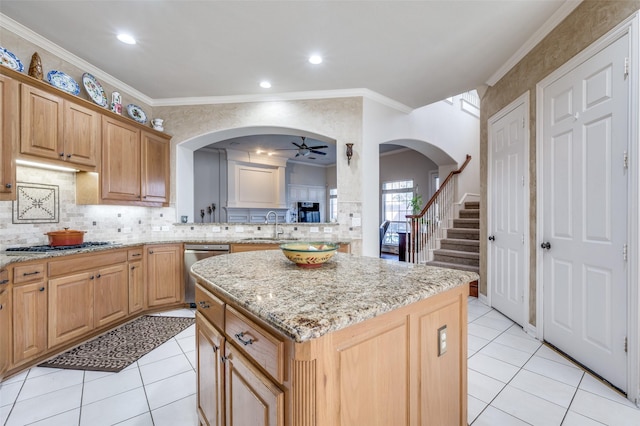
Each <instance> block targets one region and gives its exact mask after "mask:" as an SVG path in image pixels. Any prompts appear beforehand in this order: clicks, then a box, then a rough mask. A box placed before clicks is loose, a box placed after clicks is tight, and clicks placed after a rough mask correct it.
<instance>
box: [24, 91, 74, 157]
mask: <svg viewBox="0 0 640 426" xmlns="http://www.w3.org/2000/svg"><path fill="white" fill-rule="evenodd" d="M21 105H22V107H21V116H20V119H21V129H22V132H21V133H22V136H21V143H20V152H21V153H23V154H32V155H37V156H38V157H44V158H50V159H55V160H60V159H62V157H63V156H64V144H63V141H64V138H63V119H62V117H63V100H62V99H61V98H59V97H57V96H55V95H52V94H50V93H47V92H45V91H43V90H40V89H36V88H35V87H30V86H28V85H26V84H23V85H22V104H21Z"/></svg>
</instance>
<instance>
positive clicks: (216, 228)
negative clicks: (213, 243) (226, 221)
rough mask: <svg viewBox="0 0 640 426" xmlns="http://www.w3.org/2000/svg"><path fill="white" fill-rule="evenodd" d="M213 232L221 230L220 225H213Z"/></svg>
mask: <svg viewBox="0 0 640 426" xmlns="http://www.w3.org/2000/svg"><path fill="white" fill-rule="evenodd" d="M211 232H220V227H219V226H212V227H211Z"/></svg>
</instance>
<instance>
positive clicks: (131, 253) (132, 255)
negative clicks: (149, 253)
mask: <svg viewBox="0 0 640 426" xmlns="http://www.w3.org/2000/svg"><path fill="white" fill-rule="evenodd" d="M143 252H144V250H143V249H142V247H137V248H133V249H129V250H127V259H128V260H129V262H131V261H132V260H141V259H142V253H143Z"/></svg>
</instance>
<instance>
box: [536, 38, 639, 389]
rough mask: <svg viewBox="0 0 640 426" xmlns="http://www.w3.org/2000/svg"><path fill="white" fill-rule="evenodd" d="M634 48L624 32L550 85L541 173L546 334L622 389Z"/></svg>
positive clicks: (546, 90)
mask: <svg viewBox="0 0 640 426" xmlns="http://www.w3.org/2000/svg"><path fill="white" fill-rule="evenodd" d="M628 56H629V36H628V35H625V36H624V37H621V38H619V39H617V40H616V41H615V42H612V43H611V44H610V45H608V47H606V48H604V49H602V50H600V51H598V53H596V54H594V55H593V56H591V57H590V58H589V59H587V60H585V61H584V62H582V63H580V64H579V65H576V66H575V67H574V68H573V69H572V70H570V71H567V73H566V74H564V75H562V76H560V77H559V78H558V79H557V80H555V81H552V82H549V84H548V85H546V87H543V90H544V91H543V104H542V106H543V116H542V117H541V120H543V122H542V125H543V131H542V141H541V142H542V155H541V161H542V162H543V163H542V168H543V171H542V176H539V180H540V181H542V200H540V202H541V203H542V206H541V209H542V210H541V211H542V217H541V218H540V220H542V235H540V238H541V241H540V243H541V245H540V248H539V250H541V251H543V255H542V258H543V260H542V268H543V271H542V279H543V294H544V296H543V304H544V309H543V315H544V318H543V324H544V326H543V333H544V339H545V340H546V341H548V342H549V343H551V344H553V345H554V346H556V347H558V348H559V349H560V350H562V351H564V352H566V353H567V354H568V355H570V356H571V357H573V358H575V359H576V360H578V361H579V362H580V363H582V364H584V365H586V366H587V367H588V368H590V369H592V370H593V371H595V372H596V373H597V374H599V375H601V376H602V377H604V378H605V379H606V380H608V381H609V382H610V383H612V384H613V385H614V386H616V387H618V388H620V389H622V390H623V391H626V390H627V356H626V350H625V337H626V333H627V285H628V283H627V279H628V278H627V262H626V259H625V258H626V255H625V252H626V246H627V238H628V231H627V226H628V225H627V220H628V217H627V216H628V174H627V168H626V166H625V163H626V160H625V158H626V151H627V149H628V143H629V142H628V141H629V134H628V131H629V130H628V129H629V123H628V119H629V118H628V108H629V96H630V92H629V90H630V89H629V77H628V75H627V74H626V70H625V62H626V60H625V59H626V58H627V57H628ZM539 184H540V183H539Z"/></svg>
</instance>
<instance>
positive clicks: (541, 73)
mask: <svg viewBox="0 0 640 426" xmlns="http://www.w3.org/2000/svg"><path fill="white" fill-rule="evenodd" d="M638 9H640V1H584V2H583V3H582V4H580V6H578V7H577V8H576V9H575V10H574V11H573V13H571V14H570V15H569V16H568V17H567V18H566V19H565V20H564V21H563V22H562V23H560V25H558V26H557V27H556V28H555V29H554V30H553V31H552V32H551V33H549V35H547V37H545V38H544V39H543V40H542V41H541V42H540V43H539V44H538V45H537V46H536V47H535V48H534V49H533V50H532V51H531V52H530V53H529V54H528V55H527V56H525V57H524V58H523V59H522V60H521V61H520V62H519V63H518V64H517V65H516V66H515V67H513V68H512V69H511V70H510V71H509V72H508V73H507V74H506V75H505V76H504V77H503V78H502V79H501V80H500V81H498V83H496V84H495V85H494V86H493V87H490V88H488V89H487V91H486V93H485V94H484V96H483V97H482V101H481V108H480V176H481V195H482V200H483V202H482V203H481V209H482V211H481V217H482V218H483V220H482V223H481V227H480V241H487V223H488V218H487V203H486V201H487V176H488V169H487V141H488V133H487V124H488V119H489V118H490V117H491V116H492V115H494V114H495V113H497V112H498V111H500V110H501V109H502V108H504V107H505V106H507V105H508V104H509V103H511V102H512V101H514V100H515V99H516V98H518V97H519V96H520V95H522V94H523V93H525V92H527V91H528V92H529V95H530V100H531V102H530V111H529V114H530V120H529V123H530V129H529V132H530V145H529V148H530V149H529V159H530V167H529V170H530V172H529V179H530V182H531V186H530V188H529V198H530V205H529V217H530V221H529V234H530V235H531V244H530V253H531V255H530V258H529V267H530V275H529V305H530V306H529V310H530V318H529V320H530V323H531V324H533V325H535V323H536V310H535V308H536V254H537V246H538V238H537V235H536V208H537V206H536V182H537V180H536V142H535V141H536V132H535V130H536V84H537V83H538V82H539V81H541V80H542V79H544V78H545V77H546V76H548V75H549V74H551V73H552V72H553V71H555V70H556V69H558V68H559V67H560V66H561V65H563V64H564V63H565V62H567V61H568V60H569V59H571V58H572V57H573V56H575V55H576V54H577V53H579V52H580V51H582V50H583V49H584V48H586V47H587V46H589V45H590V44H592V43H593V42H594V41H596V40H597V39H598V38H600V37H601V36H602V35H604V34H605V33H607V32H608V31H609V30H611V29H612V28H613V27H615V26H616V25H617V24H618V23H620V22H621V21H623V20H624V19H625V18H627V17H628V16H629V15H631V14H632V13H634V12H635V11H637V10H638ZM480 292H481V293H482V294H485V295H486V294H487V245H486V244H481V245H480Z"/></svg>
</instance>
